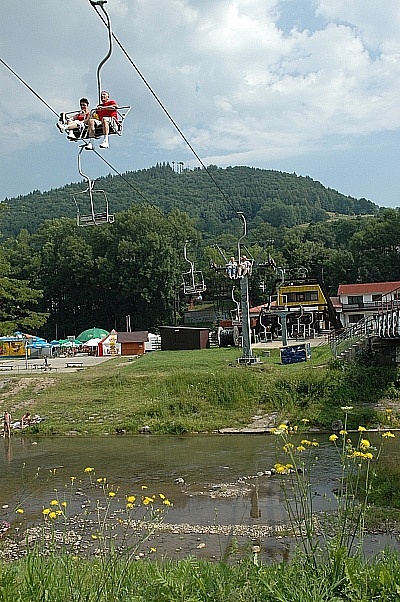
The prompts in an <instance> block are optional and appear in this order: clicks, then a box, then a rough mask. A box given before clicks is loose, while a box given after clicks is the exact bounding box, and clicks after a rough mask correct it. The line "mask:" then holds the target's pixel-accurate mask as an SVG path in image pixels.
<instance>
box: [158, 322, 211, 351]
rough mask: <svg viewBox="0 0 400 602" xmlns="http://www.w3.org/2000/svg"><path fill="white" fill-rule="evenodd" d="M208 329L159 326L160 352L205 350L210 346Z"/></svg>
mask: <svg viewBox="0 0 400 602" xmlns="http://www.w3.org/2000/svg"><path fill="white" fill-rule="evenodd" d="M209 332H210V331H209V329H208V328H189V327H187V326H161V327H160V334H161V350H162V351H169V350H179V349H207V348H209V346H210V342H209Z"/></svg>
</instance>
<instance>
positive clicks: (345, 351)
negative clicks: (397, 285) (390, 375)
mask: <svg viewBox="0 0 400 602" xmlns="http://www.w3.org/2000/svg"><path fill="white" fill-rule="evenodd" d="M388 297H389V298H388ZM329 343H330V346H331V349H332V354H333V357H335V358H337V359H345V360H352V359H355V358H356V357H357V355H359V354H360V353H362V352H366V351H368V352H369V353H370V354H372V355H373V356H375V358H376V360H377V361H378V363H382V364H396V363H400V290H396V291H393V292H392V293H390V296H389V295H385V297H382V299H381V300H380V301H379V303H375V311H374V312H373V313H372V312H371V315H368V316H366V317H365V318H363V319H362V320H360V321H359V322H357V323H355V324H352V325H351V326H348V327H347V328H345V329H344V330H343V331H342V332H340V333H335V334H332V335H331V336H330V337H329Z"/></svg>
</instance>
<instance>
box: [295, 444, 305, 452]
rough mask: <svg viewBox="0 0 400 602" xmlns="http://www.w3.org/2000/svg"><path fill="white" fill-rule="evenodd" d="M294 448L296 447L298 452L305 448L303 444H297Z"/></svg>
mask: <svg viewBox="0 0 400 602" xmlns="http://www.w3.org/2000/svg"><path fill="white" fill-rule="evenodd" d="M296 449H297V451H298V452H303V451H305V449H306V448H305V447H304V445H298V446H297V447H296Z"/></svg>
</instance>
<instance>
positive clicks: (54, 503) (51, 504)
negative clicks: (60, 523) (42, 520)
mask: <svg viewBox="0 0 400 602" xmlns="http://www.w3.org/2000/svg"><path fill="white" fill-rule="evenodd" d="M50 506H58V500H51V502H50Z"/></svg>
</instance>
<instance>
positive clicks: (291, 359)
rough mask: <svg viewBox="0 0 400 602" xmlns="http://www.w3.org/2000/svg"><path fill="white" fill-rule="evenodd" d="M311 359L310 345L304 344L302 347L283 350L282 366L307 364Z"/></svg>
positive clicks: (293, 346)
mask: <svg viewBox="0 0 400 602" xmlns="http://www.w3.org/2000/svg"><path fill="white" fill-rule="evenodd" d="M310 357H311V347H310V343H302V344H301V345H292V346H291V347H282V348H281V362H282V364H297V363H299V362H306V361H307V360H309V359H310Z"/></svg>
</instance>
